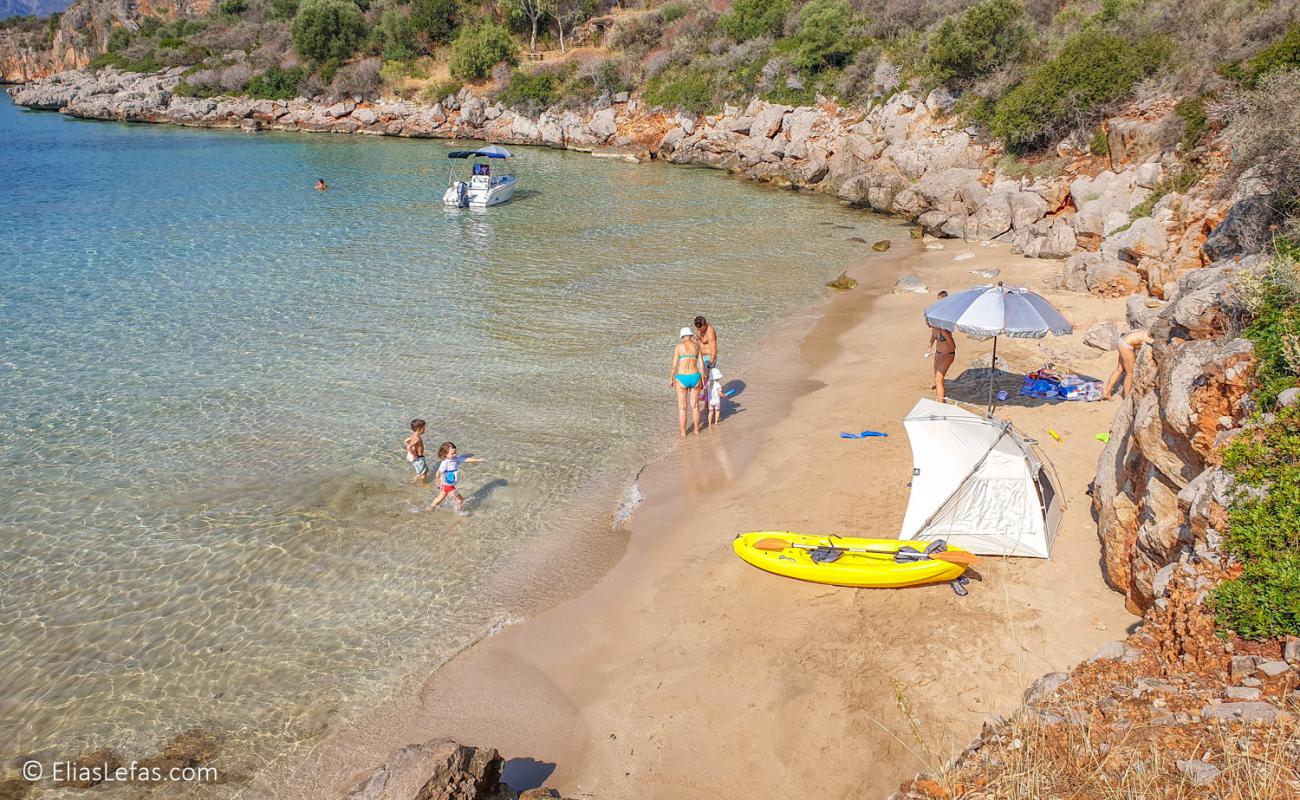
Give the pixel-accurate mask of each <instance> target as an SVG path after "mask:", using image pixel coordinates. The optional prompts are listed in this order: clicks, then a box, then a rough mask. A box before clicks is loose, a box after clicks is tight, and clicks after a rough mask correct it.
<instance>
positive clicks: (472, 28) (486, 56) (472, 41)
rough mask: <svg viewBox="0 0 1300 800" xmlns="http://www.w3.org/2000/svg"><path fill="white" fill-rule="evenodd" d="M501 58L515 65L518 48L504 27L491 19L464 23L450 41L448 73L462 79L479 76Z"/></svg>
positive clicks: (486, 74) (478, 78) (485, 72)
mask: <svg viewBox="0 0 1300 800" xmlns="http://www.w3.org/2000/svg"><path fill="white" fill-rule="evenodd" d="M503 61H504V62H506V63H507V64H510V65H511V66H515V65H517V64H518V63H519V48H518V47H516V45H515V40H514V39H512V38H510V33H509V32H508V31H507V30H506V29H505V28H503V27H501V26H500V25H496V24H493V23H491V22H483V23H480V24H478V25H466V26H465V27H463V28H461V29H460V33H459V34H458V35H457V36H456V41H454V42H452V44H451V59H450V62H449V67H450V70H451V74H452V76H453V77H456V78H460V79H462V80H482V79H483V78H486V77H487V76H488V74H489V73H491V71H492V67H494V66H495V65H497V64H499V63H501V62H503Z"/></svg>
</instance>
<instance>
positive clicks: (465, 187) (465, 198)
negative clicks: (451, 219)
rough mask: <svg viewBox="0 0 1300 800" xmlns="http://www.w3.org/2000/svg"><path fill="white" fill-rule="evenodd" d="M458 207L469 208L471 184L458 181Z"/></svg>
mask: <svg viewBox="0 0 1300 800" xmlns="http://www.w3.org/2000/svg"><path fill="white" fill-rule="evenodd" d="M456 207H457V208H469V184H468V183H466V182H465V181H456Z"/></svg>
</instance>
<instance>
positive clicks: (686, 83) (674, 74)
mask: <svg viewBox="0 0 1300 800" xmlns="http://www.w3.org/2000/svg"><path fill="white" fill-rule="evenodd" d="M645 101H646V103H648V104H649V105H651V106H663V107H664V108H678V109H681V110H683V111H694V112H695V113H697V114H703V113H705V112H708V111H711V110H712V109H713V107H714V103H713V85H712V79H711V77H710V76H709V75H708V74H707V73H704V72H701V71H699V70H693V69H677V70H670V71H668V72H665V73H663V74H662V75H656V76H655V77H653V78H651V79H650V80H649V81H648V82H647V83H646V88H645Z"/></svg>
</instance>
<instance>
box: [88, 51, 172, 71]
mask: <svg viewBox="0 0 1300 800" xmlns="http://www.w3.org/2000/svg"><path fill="white" fill-rule="evenodd" d="M104 67H115V68H117V69H118V70H120V71H122V72H157V71H158V70H160V69H162V64H160V63H159V62H158V59H157V57H156V56H154V54H153V53H146V54H145V55H144V56H142V57H140V58H138V59H132V58H127V57H126V56H124V55H122V54H121V53H100V54H99V55H97V56H95V57H94V58H92V59H91V60H90V63H89V64H88V65H87V68H88V69H90V70H99V69H103V68H104Z"/></svg>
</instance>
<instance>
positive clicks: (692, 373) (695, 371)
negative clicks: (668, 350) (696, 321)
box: [668, 328, 704, 436]
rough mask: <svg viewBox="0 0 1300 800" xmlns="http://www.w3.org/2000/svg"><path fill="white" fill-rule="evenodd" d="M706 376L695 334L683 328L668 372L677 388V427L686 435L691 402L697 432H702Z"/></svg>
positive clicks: (671, 383)
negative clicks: (701, 416)
mask: <svg viewBox="0 0 1300 800" xmlns="http://www.w3.org/2000/svg"><path fill="white" fill-rule="evenodd" d="M703 377H704V355H703V354H702V353H701V352H700V344H699V342H697V341H695V334H694V333H692V332H691V329H690V328H682V330H681V332H680V333H678V334H677V346H676V347H675V348H673V363H672V367H671V368H670V371H669V373H668V385H670V386H672V387H673V388H674V389H676V390H677V427H678V429H679V430H680V432H681V435H682V436H685V435H686V407H687V405H688V404H689V405H690V409H691V417H692V419H693V420H694V422H695V432H696V433H697V434H698V433H699V432H700V389H701V388H702V384H703Z"/></svg>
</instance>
